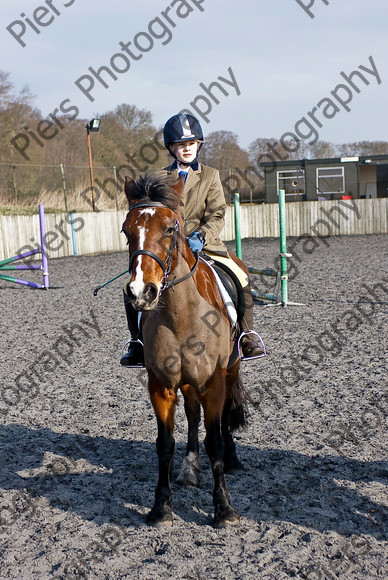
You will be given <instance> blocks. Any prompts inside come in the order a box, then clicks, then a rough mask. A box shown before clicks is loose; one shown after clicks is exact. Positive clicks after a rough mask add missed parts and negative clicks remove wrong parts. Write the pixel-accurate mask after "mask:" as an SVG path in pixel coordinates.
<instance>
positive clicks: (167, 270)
mask: <svg viewBox="0 0 388 580" xmlns="http://www.w3.org/2000/svg"><path fill="white" fill-rule="evenodd" d="M149 207H163V208H166V209H170V211H174V210H171V208H168V207H167V206H166V205H164V204H163V203H160V202H158V201H149V202H147V203H145V202H143V203H135V204H133V205H131V207H130V208H129V212H131V211H132V210H134V209H138V208H149ZM174 213H176V212H174ZM122 231H124V227H123V229H122ZM180 235H181V226H180V223H179V220H178V219H176V220H175V224H174V232H173V235H172V240H171V246H170V251H169V253H168V255H167V257H166V259H165V260H162V258H160V256H158V254H156V253H155V252H151V250H136V251H135V252H133V254H131V255H130V257H129V272H130V273H131V272H132V269H133V264H134V262H135V260H136V258H137V257H138V256H149V257H150V258H152V259H153V260H155V262H156V263H157V264H158V265H159V266H160V267H161V269H162V270H163V278H162V289H161V292H163V290H165V289H166V288H171V287H172V289H174V287H175V286H176V285H177V284H180V283H181V282H184V280H187V279H188V278H190V277H191V276H192V275H193V274H194V272H195V271H196V269H197V266H198V263H199V252H195V264H194V266H193V267H192V269H191V270H190V272H189V273H188V274H186V275H185V276H182V277H181V278H178V279H177V278H174V279H173V280H169V279H168V278H169V276H170V274H171V269H172V263H173V261H174V252H175V249H176V250H177V254H178V253H179V240H180Z"/></svg>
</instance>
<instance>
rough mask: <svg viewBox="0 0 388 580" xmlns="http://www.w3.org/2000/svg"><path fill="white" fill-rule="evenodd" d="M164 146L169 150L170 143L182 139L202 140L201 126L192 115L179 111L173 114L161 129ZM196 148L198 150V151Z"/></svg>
mask: <svg viewBox="0 0 388 580" xmlns="http://www.w3.org/2000/svg"><path fill="white" fill-rule="evenodd" d="M163 138H164V146H165V147H166V148H167V149H168V150H169V144H170V143H180V142H182V141H193V140H194V139H195V140H197V141H200V142H201V143H200V146H199V148H200V147H201V146H202V142H203V132H202V127H201V125H200V123H199V121H198V119H196V118H195V117H193V115H189V114H185V113H179V114H178V115H173V116H172V117H171V118H170V119H169V120H168V121H167V123H166V124H165V126H164V129H163ZM199 148H198V151H199Z"/></svg>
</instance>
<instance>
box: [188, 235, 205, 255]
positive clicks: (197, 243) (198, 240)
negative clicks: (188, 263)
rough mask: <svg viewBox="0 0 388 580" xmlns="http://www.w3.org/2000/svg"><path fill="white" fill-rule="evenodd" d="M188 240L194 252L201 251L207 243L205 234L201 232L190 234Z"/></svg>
mask: <svg viewBox="0 0 388 580" xmlns="http://www.w3.org/2000/svg"><path fill="white" fill-rule="evenodd" d="M187 241H188V242H189V246H190V249H191V251H192V252H193V253H194V252H195V251H198V252H200V251H201V250H202V248H203V246H204V245H205V236H204V235H203V234H201V232H194V233H192V234H191V236H188V238H187Z"/></svg>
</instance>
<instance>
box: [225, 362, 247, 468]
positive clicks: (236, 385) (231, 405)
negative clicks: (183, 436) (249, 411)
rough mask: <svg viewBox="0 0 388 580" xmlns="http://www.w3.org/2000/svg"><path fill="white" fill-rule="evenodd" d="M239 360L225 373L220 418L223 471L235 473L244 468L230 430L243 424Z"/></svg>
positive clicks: (243, 414) (242, 398)
mask: <svg viewBox="0 0 388 580" xmlns="http://www.w3.org/2000/svg"><path fill="white" fill-rule="evenodd" d="M239 368H240V361H237V362H236V363H235V364H234V365H233V367H231V368H230V369H229V370H228V372H227V375H226V400H225V405H224V409H223V412H222V419H221V432H222V437H223V440H224V445H225V449H224V471H225V473H235V472H236V471H240V470H242V469H244V467H243V465H242V463H241V461H240V460H239V458H238V457H237V451H236V444H235V442H234V440H233V436H232V432H233V431H234V430H235V429H238V428H239V427H243V426H245V413H244V396H243V389H242V386H241V384H240V379H239Z"/></svg>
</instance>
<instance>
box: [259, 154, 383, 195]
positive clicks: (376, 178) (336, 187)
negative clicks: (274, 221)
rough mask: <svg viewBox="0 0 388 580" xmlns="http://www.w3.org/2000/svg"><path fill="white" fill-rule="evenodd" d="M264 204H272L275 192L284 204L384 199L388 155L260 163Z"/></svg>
mask: <svg viewBox="0 0 388 580" xmlns="http://www.w3.org/2000/svg"><path fill="white" fill-rule="evenodd" d="M261 167H262V168H263V170H264V176H265V200H266V202H267V203H276V202H277V200H278V193H277V192H278V190H279V189H284V190H285V192H286V201H316V200H325V199H341V198H346V196H351V197H353V198H355V199H359V198H368V197H388V155H369V156H360V157H341V158H339V157H338V158H333V159H298V160H292V161H279V162H269V163H268V162H267V163H262V164H261Z"/></svg>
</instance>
